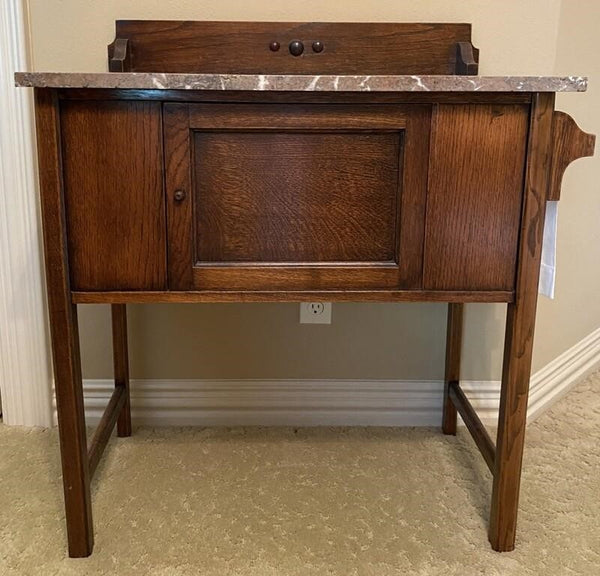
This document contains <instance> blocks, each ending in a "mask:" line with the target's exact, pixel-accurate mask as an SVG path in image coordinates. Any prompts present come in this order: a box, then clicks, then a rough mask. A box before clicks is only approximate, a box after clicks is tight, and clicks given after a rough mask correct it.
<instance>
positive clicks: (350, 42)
mask: <svg viewBox="0 0 600 576" xmlns="http://www.w3.org/2000/svg"><path fill="white" fill-rule="evenodd" d="M115 34H116V38H117V39H127V40H128V50H129V51H130V56H129V57H126V56H125V55H123V54H121V55H118V62H116V61H115V63H114V65H115V69H117V67H118V68H119V69H122V70H123V71H129V72H181V73H223V74H226V73H233V74H453V73H454V72H455V69H456V59H457V51H456V43H457V42H468V43H470V42H471V25H470V24H437V23H436V24H422V23H418V24H412V23H334V22H327V23H315V22H304V23H297V22H296V23H290V22H178V21H168V20H167V21H148V20H117V22H116V31H115ZM293 41H299V42H302V44H303V46H304V50H303V52H302V53H301V55H300V56H292V55H291V54H290V50H289V45H290V43H291V42H293ZM317 41H318V42H321V43H322V45H323V50H322V51H321V52H315V51H314V50H313V48H312V46H313V43H314V42H317ZM273 42H277V43H279V46H280V47H279V50H277V51H273V50H271V43H273ZM114 49H115V45H114V44H111V45H110V46H109V57H110V56H114ZM117 64H118V65H119V66H117Z"/></svg>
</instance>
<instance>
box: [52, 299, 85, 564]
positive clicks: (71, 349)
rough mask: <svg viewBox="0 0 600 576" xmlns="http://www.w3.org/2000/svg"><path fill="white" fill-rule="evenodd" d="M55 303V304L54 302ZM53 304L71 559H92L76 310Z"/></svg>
mask: <svg viewBox="0 0 600 576" xmlns="http://www.w3.org/2000/svg"><path fill="white" fill-rule="evenodd" d="M52 300H54V301H52ZM56 300H57V299H56V298H54V299H51V301H50V325H51V330H52V352H53V358H54V378H55V387H56V407H57V412H58V430H59V435H60V456H61V460H62V472H63V486H64V493H65V516H66V521H67V539H68V543H69V556H70V557H71V558H82V557H85V556H89V555H90V554H91V553H92V549H93V547H94V528H93V523H92V501H91V497H90V474H89V468H88V454H87V438H86V429H85V412H84V409H83V388H82V381H81V362H80V356H79V334H78V327H77V307H76V306H75V305H72V304H70V303H67V302H65V304H66V305H65V306H57V304H58V302H57V301H56Z"/></svg>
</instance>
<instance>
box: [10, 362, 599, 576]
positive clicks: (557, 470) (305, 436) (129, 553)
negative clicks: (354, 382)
mask: <svg viewBox="0 0 600 576" xmlns="http://www.w3.org/2000/svg"><path fill="white" fill-rule="evenodd" d="M0 486H1V488H0V574H2V576H4V575H13V574H19V575H21V574H25V575H28V576H29V575H31V576H33V575H37V574H40V575H44V576H52V575H55V574H60V575H61V576H62V575H67V576H68V575H88V574H89V575H103V574H119V575H126V576H129V575H133V576H135V575H138V574H139V575H152V576H154V575H156V576H170V575H173V576H184V575H192V574H193V575H203V576H204V575H206V576H212V575H215V576H222V575H232V576H233V575H235V576H275V575H277V576H292V575H294V576H295V575H298V576H300V575H302V576H312V575H319V576H321V575H323V576H326V575H336V576H337V575H340V576H342V575H343V576H351V575H360V576H370V575H373V576H375V575H376V576H388V575H392V574H393V575H419V576H421V575H422V576H436V575H440V576H441V575H444V576H452V575H461V576H463V575H464V576H470V575H489V576H496V575H498V576H500V575H501V576H513V575H515V576H516V575H519V576H525V575H530V574H535V575H538V574H539V575H544V576H552V575H560V576H569V575H574V574H582V575H586V576H593V575H596V574H600V373H596V374H595V375H594V376H592V377H590V378H588V379H587V380H586V381H585V382H582V383H581V384H580V385H579V386H578V387H577V388H575V389H574V390H573V391H571V392H570V394H569V395H568V396H567V397H566V398H564V399H562V400H561V401H560V402H559V403H557V404H556V405H555V406H554V407H553V408H552V409H551V410H550V411H549V412H547V413H546V414H544V415H543V416H541V417H540V418H539V419H538V420H537V421H535V422H534V423H532V424H531V426H529V427H528V435H527V442H526V450H525V459H524V473H523V483H522V491H521V503H520V518H519V530H518V537H517V549H516V550H515V551H514V552H511V553H504V554H498V553H495V552H493V551H492V550H491V549H490V547H489V544H488V541H487V536H486V530H487V519H488V513H489V512H488V510H489V500H490V493H491V476H490V474H489V472H488V470H487V468H486V466H485V464H484V461H483V459H482V458H481V456H480V455H479V454H478V452H477V449H476V448H475V447H474V444H473V443H472V440H471V439H470V437H469V435H468V432H467V431H466V430H465V429H464V428H463V429H461V430H459V434H458V435H457V437H456V438H454V437H445V436H443V435H442V434H441V433H440V432H439V431H438V430H437V429H431V428H402V429H394V428H312V429H311V428H307V429H298V430H294V429H292V428H228V429H223V428H214V429H206V428H185V429H181V428H179V429H160V428H140V429H137V430H135V431H134V436H133V437H132V438H129V439H117V438H114V439H112V440H111V443H110V445H109V447H108V450H107V452H106V454H105V458H104V460H103V461H102V462H101V464H100V467H99V468H98V471H97V473H96V477H95V478H94V482H93V486H92V491H93V500H94V524H95V530H96V547H95V550H94V554H93V555H92V556H91V557H90V558H86V559H78V560H72V559H68V558H67V557H66V550H65V542H66V540H65V529H64V516H63V506H62V487H61V479H60V462H59V454H58V438H57V433H56V430H29V429H23V428H10V427H6V426H0Z"/></svg>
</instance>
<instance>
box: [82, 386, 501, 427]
mask: <svg viewBox="0 0 600 576" xmlns="http://www.w3.org/2000/svg"><path fill="white" fill-rule="evenodd" d="M462 386H463V389H464V390H465V393H466V394H468V396H469V398H471V400H472V403H473V405H474V406H475V408H476V409H477V411H478V414H479V415H480V417H481V418H482V420H483V421H484V422H489V423H493V422H494V421H495V418H496V414H497V412H498V399H499V396H500V382H472V381H469V382H463V383H462ZM113 388H114V384H113V381H112V380H87V381H85V382H84V392H85V411H86V417H87V420H88V423H89V424H91V425H95V424H97V423H98V421H99V420H100V417H101V416H102V412H103V410H104V407H105V406H106V404H107V403H108V400H109V398H110V395H111V394H112V391H113ZM443 388H444V383H443V382H442V381H426V380H417V381H406V380H132V382H131V405H132V418H133V421H134V423H135V424H137V425H154V426H242V425H243V426H257V425H262V426H439V425H440V423H441V414H442V391H443Z"/></svg>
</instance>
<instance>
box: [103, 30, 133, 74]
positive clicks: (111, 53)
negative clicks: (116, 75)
mask: <svg viewBox="0 0 600 576" xmlns="http://www.w3.org/2000/svg"><path fill="white" fill-rule="evenodd" d="M130 70H131V50H130V49H129V40H128V39H127V38H115V39H114V40H113V41H112V42H111V43H110V44H109V45H108V71H109V72H129V71H130Z"/></svg>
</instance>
